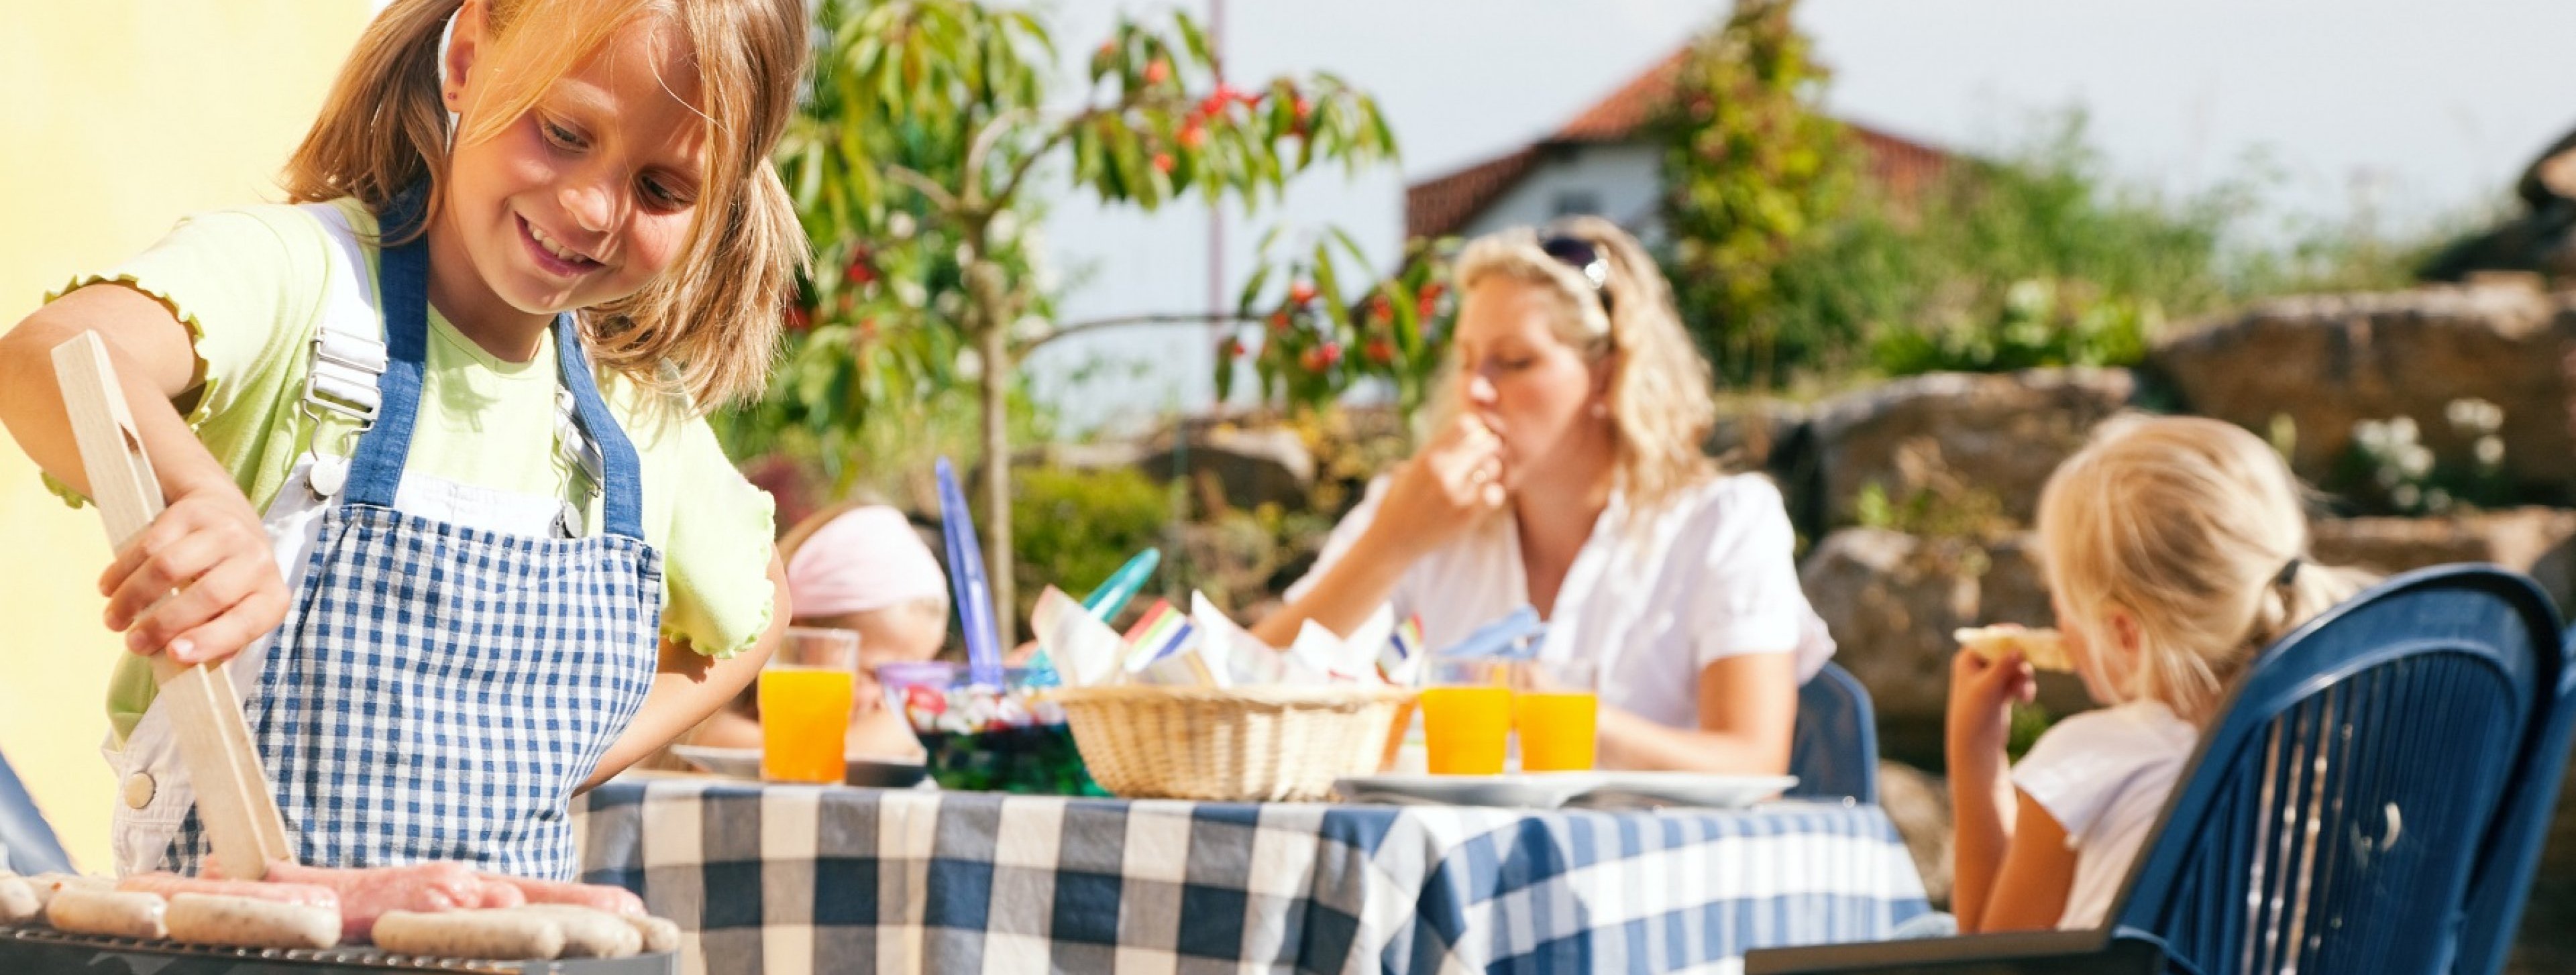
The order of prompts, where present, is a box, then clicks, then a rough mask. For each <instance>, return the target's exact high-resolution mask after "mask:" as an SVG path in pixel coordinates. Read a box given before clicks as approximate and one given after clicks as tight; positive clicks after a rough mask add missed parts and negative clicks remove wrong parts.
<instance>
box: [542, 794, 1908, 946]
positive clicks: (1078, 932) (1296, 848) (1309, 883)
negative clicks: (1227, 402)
mask: <svg viewBox="0 0 2576 975" xmlns="http://www.w3.org/2000/svg"><path fill="white" fill-rule="evenodd" d="M576 816H577V818H578V819H579V823H578V824H577V833H578V835H580V836H581V837H582V842H583V851H582V860H583V869H584V874H585V879H587V880H589V881H591V882H594V883H613V884H620V885H623V886H625V887H628V888H630V889H633V890H635V891H636V892H638V893H640V894H642V895H643V896H644V899H645V902H646V904H647V905H649V906H650V907H651V908H652V910H653V913H655V914H659V915H662V916H665V917H669V918H671V919H673V920H675V921H678V922H679V923H680V925H681V927H682V928H683V929H685V930H686V932H687V934H686V936H685V945H684V948H683V951H682V958H683V966H684V971H687V972H690V973H697V972H709V973H735V972H768V973H795V972H806V971H815V972H841V971H868V970H875V971H882V972H911V971H929V972H991V973H1021V972H1045V971H1063V972H1109V971H1117V972H1157V973H1159V972H1271V973H1284V972H1297V973H1310V972H1311V973H1339V972H1367V971H1386V972H1421V973H1440V972H1468V971H1538V972H1583V971H1604V972H1664V971H1732V970H1734V969H1736V968H1737V967H1738V966H1739V965H1740V959H1741V956H1742V955H1743V954H1744V952H1745V951H1746V950H1748V949H1752V948H1760V947H1769V946H1774V945H1790V944H1809V943H1817V942H1826V941H1854V940H1866V939H1871V938H1878V937H1883V936H1885V935H1886V934H1887V933H1888V932H1889V930H1890V929H1891V928H1893V927H1894V926H1895V925H1897V924H1899V923H1902V922H1904V921H1905V920H1907V919H1909V918H1911V917H1913V916H1915V915H1917V914H1920V913H1923V912H1924V911H1925V910H1926V906H1925V904H1924V900H1923V883H1922V879H1921V878H1920V877H1919V876H1918V875H1917V874H1916V873H1915V870H1914V865H1913V861H1912V860H1910V859H1908V858H1907V856H1906V852H1905V847H1904V845H1903V844H1902V843H1901V842H1900V841H1899V840H1898V838H1897V835H1896V831H1895V828H1894V827H1893V826H1891V825H1890V824H1889V823H1888V820H1887V817H1886V815H1885V814H1883V813H1882V812H1880V811H1879V810H1878V809H1877V808H1876V807H1872V806H1839V805H1831V806H1829V805H1815V804H1805V803H1777V804H1772V805H1766V806H1762V807H1758V808H1755V809H1750V810H1741V811H1726V812H1721V811H1706V810H1702V811H1666V812H1657V813H1645V812H1635V813H1603V812H1551V813H1527V812H1518V811H1511V810H1498V809H1465V808H1449V807H1432V806H1335V805H1235V804H1222V803H1190V802H1171V801H1138V802H1127V801H1120V800H1107V799H1059V798H1041V797H1030V796H1000V795H989V794H981V793H940V792H931V791H896V792H887V791H877V790H868V789H847V788H821V787H810V786H778V785H751V784H744V783H733V782H720V781H715V780H708V779H695V778H689V779H683V778H652V779H643V780H636V781H619V782H612V783H610V784H608V785H606V786H603V787H601V788H600V789H598V790H597V791H594V792H592V793H591V794H590V795H589V796H588V797H587V798H586V799H585V800H584V801H583V802H582V803H581V805H580V806H579V807H578V808H577V809H576Z"/></svg>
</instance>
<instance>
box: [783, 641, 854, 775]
mask: <svg viewBox="0 0 2576 975" xmlns="http://www.w3.org/2000/svg"><path fill="white" fill-rule="evenodd" d="M858 671H859V633H858V631H857V630H833V629H823V628H819V627H804V626H792V627H788V629H787V638H786V639H785V640H783V641H781V642H780V643H779V645H778V651H777V652H776V653H774V654H771V655H770V658H769V663H768V664H767V665H766V666H764V667H763V668H761V671H760V775H761V777H762V778H765V779H770V780H773V781H778V782H826V783H828V782H839V781H841V780H842V777H843V776H844V775H846V774H847V766H846V765H845V763H844V761H843V759H842V756H841V750H842V742H843V741H844V740H845V738H846V737H847V736H848V735H849V733H850V703H851V697H852V695H853V694H855V693H856V688H857V683H858Z"/></svg>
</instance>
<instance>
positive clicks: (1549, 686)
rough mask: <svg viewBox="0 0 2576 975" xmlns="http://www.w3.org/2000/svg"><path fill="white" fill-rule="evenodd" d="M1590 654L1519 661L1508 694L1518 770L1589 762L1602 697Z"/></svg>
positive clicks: (1572, 767) (1579, 768) (1577, 768)
mask: <svg viewBox="0 0 2576 975" xmlns="http://www.w3.org/2000/svg"><path fill="white" fill-rule="evenodd" d="M1592 674H1593V667H1592V662H1591V661H1589V660H1581V659H1573V660H1548V661H1534V662H1531V663H1527V664H1523V665H1521V671H1520V674H1519V677H1518V679H1517V680H1516V681H1515V685H1516V686H1515V689H1514V694H1513V697H1512V724H1513V725H1514V727H1516V728H1517V729H1519V731H1520V737H1521V771H1524V772H1583V771H1589V770H1590V769H1591V768H1592V763H1593V745H1594V743H1595V742H1596V741H1597V740H1598V737H1599V725H1600V717H1601V697H1600V695H1599V694H1598V693H1597V692H1595V691H1594V689H1593V688H1594V685H1593V683H1592Z"/></svg>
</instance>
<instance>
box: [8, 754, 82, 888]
mask: <svg viewBox="0 0 2576 975" xmlns="http://www.w3.org/2000/svg"><path fill="white" fill-rule="evenodd" d="M0 853H5V854H6V856H5V857H0V866H7V867H8V868H9V869H11V870H14V871H17V872H19V873H22V874H37V873H44V872H47V871H56V872H60V873H71V872H73V871H72V858H71V856H70V855H69V854H66V853H64V852H63V844H62V841H61V840H59V839H56V838H55V837H54V827H53V826H52V824H49V823H47V822H45V814H44V813H41V812H38V811H36V799H35V797H34V796H30V795H28V794H27V786H26V785H25V784H24V783H21V782H19V781H18V773H17V772H16V771H15V770H13V769H11V768H10V767H9V760H8V759H7V758H0Z"/></svg>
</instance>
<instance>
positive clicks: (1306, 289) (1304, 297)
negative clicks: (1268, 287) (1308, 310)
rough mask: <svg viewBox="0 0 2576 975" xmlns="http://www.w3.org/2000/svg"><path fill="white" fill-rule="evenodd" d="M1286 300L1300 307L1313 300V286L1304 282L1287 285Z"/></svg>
mask: <svg viewBox="0 0 2576 975" xmlns="http://www.w3.org/2000/svg"><path fill="white" fill-rule="evenodd" d="M1288 300H1289V301H1292V302H1296V303H1297V304H1300V305H1302V304H1305V303H1307V302H1309V301H1313V300H1315V286H1314V285H1311V284H1308V283H1306V282H1304V281H1299V282H1297V283H1296V284H1292V285H1289V286H1288Z"/></svg>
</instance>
